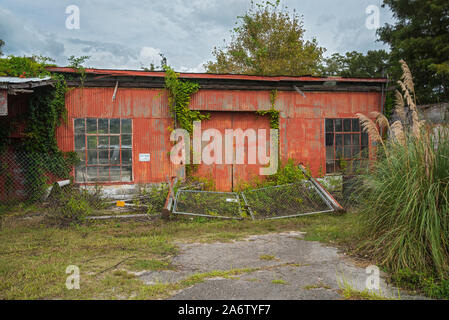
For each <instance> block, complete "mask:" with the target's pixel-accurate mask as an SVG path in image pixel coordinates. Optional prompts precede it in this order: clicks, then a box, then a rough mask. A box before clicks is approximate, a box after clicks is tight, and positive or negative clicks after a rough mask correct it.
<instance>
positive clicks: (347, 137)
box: [344, 134, 351, 146]
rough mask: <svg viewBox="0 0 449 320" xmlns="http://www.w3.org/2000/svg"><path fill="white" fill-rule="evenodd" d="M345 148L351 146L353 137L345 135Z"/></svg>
mask: <svg viewBox="0 0 449 320" xmlns="http://www.w3.org/2000/svg"><path fill="white" fill-rule="evenodd" d="M344 137H345V146H349V145H350V144H351V135H350V134H345V135H344Z"/></svg>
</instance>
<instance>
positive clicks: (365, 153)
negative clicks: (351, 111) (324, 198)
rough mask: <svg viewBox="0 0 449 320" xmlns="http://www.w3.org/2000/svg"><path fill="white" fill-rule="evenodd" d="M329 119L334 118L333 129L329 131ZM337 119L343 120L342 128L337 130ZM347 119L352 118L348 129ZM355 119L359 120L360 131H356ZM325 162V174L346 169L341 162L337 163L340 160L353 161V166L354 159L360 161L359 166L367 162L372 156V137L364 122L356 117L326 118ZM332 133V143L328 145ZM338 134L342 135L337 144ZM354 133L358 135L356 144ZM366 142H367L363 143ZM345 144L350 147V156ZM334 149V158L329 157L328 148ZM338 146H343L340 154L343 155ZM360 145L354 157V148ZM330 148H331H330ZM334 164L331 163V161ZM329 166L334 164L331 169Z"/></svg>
mask: <svg viewBox="0 0 449 320" xmlns="http://www.w3.org/2000/svg"><path fill="white" fill-rule="evenodd" d="M328 120H332V131H331V132H329V131H328V130H327V129H328V127H327V122H328ZM336 120H341V130H339V131H336V129H337V125H336ZM345 120H346V121H349V120H350V130H347V131H346V127H345V124H344V123H345ZM354 120H357V121H358V122H357V123H358V131H354V130H353V129H354V128H353V127H354ZM323 127H324V162H325V174H326V175H331V174H340V173H342V171H343V170H344V168H342V167H341V165H340V163H338V164H337V162H339V161H342V160H343V161H346V162H348V163H351V166H353V164H354V161H358V163H359V166H360V167H362V166H363V165H365V164H367V163H368V161H369V157H370V139H369V136H368V133H367V132H366V131H365V130H364V129H363V127H362V124H361V123H360V120H359V119H358V118H356V117H345V118H324V126H323ZM330 134H331V135H332V145H328V142H329V141H328V140H329V136H328V135H330ZM337 135H340V136H341V142H340V143H339V144H338V146H337ZM354 135H358V144H354ZM346 137H350V138H349V139H350V140H351V141H350V143H345V142H346V140H347V139H346ZM364 142H366V144H363V143H364ZM345 146H347V147H349V148H350V156H349V157H346V156H345V155H346V148H345ZM330 147H331V149H332V159H330V158H328V153H330V152H328V148H330ZM337 147H340V148H341V151H340V154H341V157H338V155H339V153H338V152H337ZM357 147H358V151H359V152H358V153H356V154H355V157H354V148H357ZM329 150H330V149H329ZM330 162H331V163H332V164H329V163H330ZM329 166H333V169H332V170H329Z"/></svg>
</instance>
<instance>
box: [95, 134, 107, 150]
mask: <svg viewBox="0 0 449 320" xmlns="http://www.w3.org/2000/svg"><path fill="white" fill-rule="evenodd" d="M98 149H109V137H108V136H99V137H98Z"/></svg>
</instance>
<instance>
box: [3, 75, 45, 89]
mask: <svg viewBox="0 0 449 320" xmlns="http://www.w3.org/2000/svg"><path fill="white" fill-rule="evenodd" d="M52 83H53V80H52V79H51V77H45V78H20V77H0V89H24V88H35V87H40V86H47V85H51V84H52Z"/></svg>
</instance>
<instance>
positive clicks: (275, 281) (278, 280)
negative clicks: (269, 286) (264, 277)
mask: <svg viewBox="0 0 449 320" xmlns="http://www.w3.org/2000/svg"><path fill="white" fill-rule="evenodd" d="M271 283H273V284H283V285H286V284H288V282H287V281H285V280H282V279H274V280H271Z"/></svg>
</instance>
